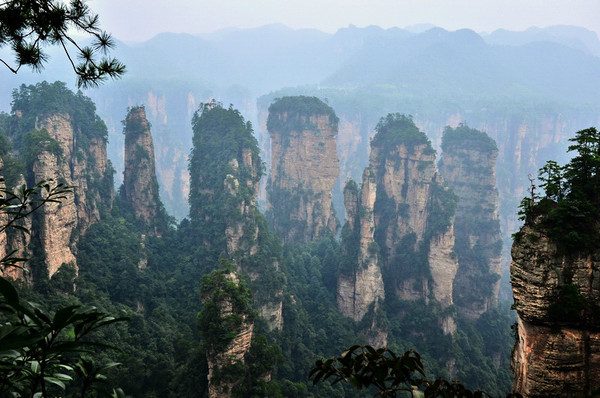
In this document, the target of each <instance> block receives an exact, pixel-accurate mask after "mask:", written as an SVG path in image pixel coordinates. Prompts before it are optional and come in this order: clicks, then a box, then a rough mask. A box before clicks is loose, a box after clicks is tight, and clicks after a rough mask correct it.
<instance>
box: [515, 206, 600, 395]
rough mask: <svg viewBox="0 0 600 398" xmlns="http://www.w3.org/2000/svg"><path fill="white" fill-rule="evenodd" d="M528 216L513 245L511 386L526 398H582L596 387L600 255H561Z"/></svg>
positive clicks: (599, 346)
mask: <svg viewBox="0 0 600 398" xmlns="http://www.w3.org/2000/svg"><path fill="white" fill-rule="evenodd" d="M541 221H542V218H541V217H540V216H538V217H537V218H534V219H528V220H527V222H526V224H525V226H523V227H522V228H521V230H520V231H519V233H518V234H517V238H516V239H515V242H514V244H513V247H512V258H513V260H512V263H511V284H512V288H513V294H514V299H515V305H516V309H517V314H518V323H517V329H518V330H517V332H518V340H517V342H516V345H515V348H514V350H513V357H512V370H513V374H514V383H513V388H514V390H515V391H516V392H519V393H521V394H523V395H524V396H527V397H584V396H591V392H592V391H594V390H597V389H598V388H600V331H599V330H600V322H599V320H598V317H597V313H598V304H597V303H598V302H600V285H599V282H598V281H599V280H600V279H599V277H600V271H599V270H600V259H598V257H597V253H595V252H593V253H589V254H585V255H584V254H581V255H570V256H565V255H561V254H560V253H559V251H558V249H557V245H556V242H554V241H553V240H552V239H550V238H549V236H548V235H547V233H546V232H545V230H544V229H543V228H542V227H541V226H540V223H541Z"/></svg>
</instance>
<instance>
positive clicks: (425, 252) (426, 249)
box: [370, 114, 458, 307]
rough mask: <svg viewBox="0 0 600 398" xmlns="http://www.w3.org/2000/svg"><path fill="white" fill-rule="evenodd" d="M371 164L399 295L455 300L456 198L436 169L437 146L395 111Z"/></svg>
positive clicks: (379, 233)
mask: <svg viewBox="0 0 600 398" xmlns="http://www.w3.org/2000/svg"><path fill="white" fill-rule="evenodd" d="M370 167H371V169H372V170H374V171H375V174H376V176H377V180H376V181H377V182H376V184H377V199H376V201H375V205H374V213H375V241H376V242H377V244H378V246H379V247H380V248H381V254H382V258H383V264H384V267H386V268H387V269H388V270H389V273H388V275H389V277H390V278H392V280H393V281H394V282H393V286H394V290H395V294H396V295H397V296H398V297H399V298H400V299H402V300H417V299H423V300H425V301H426V302H427V301H428V300H430V299H431V298H433V299H435V300H436V301H437V302H439V303H440V304H441V305H442V307H447V306H449V305H451V304H452V303H453V301H452V292H453V283H454V277H455V274H456V270H457V268H458V263H457V260H456V258H455V256H454V254H453V247H454V235H453V221H454V209H455V205H456V198H455V196H454V194H453V193H452V192H451V191H449V190H448V189H447V188H445V187H444V185H443V181H442V178H441V177H440V175H439V173H438V172H437V170H436V168H435V151H434V150H433V148H432V147H431V143H430V142H429V140H428V139H427V137H426V136H425V134H424V133H422V132H420V131H419V130H418V128H417V127H416V126H415V125H414V123H413V121H412V119H410V118H408V117H406V116H403V115H399V114H390V115H388V116H387V117H386V118H383V119H382V120H381V122H380V123H379V124H378V126H377V134H376V135H375V137H374V138H373V140H372V142H371V156H370Z"/></svg>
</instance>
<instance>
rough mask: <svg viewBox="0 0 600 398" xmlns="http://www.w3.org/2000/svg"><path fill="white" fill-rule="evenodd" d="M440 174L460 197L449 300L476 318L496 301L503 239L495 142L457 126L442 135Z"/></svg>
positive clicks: (457, 209) (478, 133) (479, 133)
mask: <svg viewBox="0 0 600 398" xmlns="http://www.w3.org/2000/svg"><path fill="white" fill-rule="evenodd" d="M442 150H443V152H442V156H441V159H440V162H439V169H440V174H441V175H442V176H443V177H444V180H445V181H446V183H447V184H448V186H449V187H450V188H452V190H453V191H454V193H456V195H457V196H458V202H457V207H456V217H455V221H454V235H455V236H456V245H455V252H456V255H457V256H458V263H459V268H458V272H457V274H456V279H455V281H454V294H453V300H454V304H455V305H456V307H457V309H458V311H459V313H461V314H462V315H463V316H466V317H468V318H471V319H475V318H478V317H479V316H480V315H481V314H483V313H484V312H485V311H486V310H488V309H489V308H490V307H491V306H493V305H494V304H495V303H496V302H497V298H498V290H499V287H500V271H501V270H500V266H501V249H502V240H501V235H500V220H499V217H498V190H497V189H496V173H495V165H496V158H497V156H498V149H497V147H496V143H495V142H494V140H492V139H491V138H490V137H489V136H488V135H487V134H485V133H483V132H481V131H478V130H474V129H471V128H469V127H467V126H465V125H460V126H458V127H457V128H455V129H453V128H450V127H447V128H446V130H445V131H444V135H443V137H442Z"/></svg>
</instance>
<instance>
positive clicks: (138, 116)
mask: <svg viewBox="0 0 600 398" xmlns="http://www.w3.org/2000/svg"><path fill="white" fill-rule="evenodd" d="M124 132H125V171H124V172H123V187H122V188H121V194H122V195H123V197H124V198H125V200H126V201H127V202H128V203H129V205H130V206H131V208H132V209H133V213H134V214H135V217H136V218H137V219H138V220H139V221H140V222H141V224H142V225H143V227H144V228H145V229H146V230H147V231H148V232H149V233H150V234H152V235H156V236H160V235H162V233H163V232H164V229H165V228H166V222H165V214H164V210H163V205H162V203H161V201H160V197H159V193H158V181H157V179H156V170H155V161H154V144H153V142H152V133H151V132H150V124H149V123H148V120H147V118H146V110H145V109H144V107H134V108H131V109H130V111H129V113H128V114H127V117H126V119H125V129H124Z"/></svg>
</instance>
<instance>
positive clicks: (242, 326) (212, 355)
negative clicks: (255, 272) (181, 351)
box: [203, 272, 254, 398]
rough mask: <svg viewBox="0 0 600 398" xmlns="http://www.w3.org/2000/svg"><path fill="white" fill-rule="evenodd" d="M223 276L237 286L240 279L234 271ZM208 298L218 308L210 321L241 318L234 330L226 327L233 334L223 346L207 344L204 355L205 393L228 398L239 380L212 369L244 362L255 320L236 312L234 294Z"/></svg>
mask: <svg viewBox="0 0 600 398" xmlns="http://www.w3.org/2000/svg"><path fill="white" fill-rule="evenodd" d="M222 277H223V278H224V279H225V280H227V281H229V282H231V283H233V284H234V286H235V287H236V289H237V287H238V286H239V284H240V279H239V277H238V275H236V274H235V273H234V272H230V273H226V274H223V275H222ZM207 300H211V301H214V304H215V305H216V306H217V308H218V315H217V318H218V319H212V320H211V321H212V322H219V323H223V324H225V323H227V322H228V319H229V318H231V317H239V319H240V322H239V326H237V327H236V328H235V329H234V330H228V331H227V333H230V334H233V335H234V336H235V337H233V338H232V339H231V340H230V341H229V342H228V343H227V345H226V346H225V347H223V348H219V349H214V348H209V349H208V350H207V355H206V359H207V362H208V397H209V398H228V397H231V391H232V389H233V387H234V386H235V385H236V384H238V383H239V380H222V379H221V378H217V377H215V373H217V374H218V373H219V372H221V371H222V370H223V369H226V368H228V367H231V366H233V365H235V364H237V363H242V364H243V363H245V357H246V354H248V352H249V351H250V346H251V345H252V335H253V331H254V322H253V321H252V320H251V319H249V316H248V314H246V313H238V312H236V308H234V307H235V306H234V303H233V298H232V297H230V296H227V295H226V294H219V295H218V296H206V297H203V301H205V302H206V301H207Z"/></svg>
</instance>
